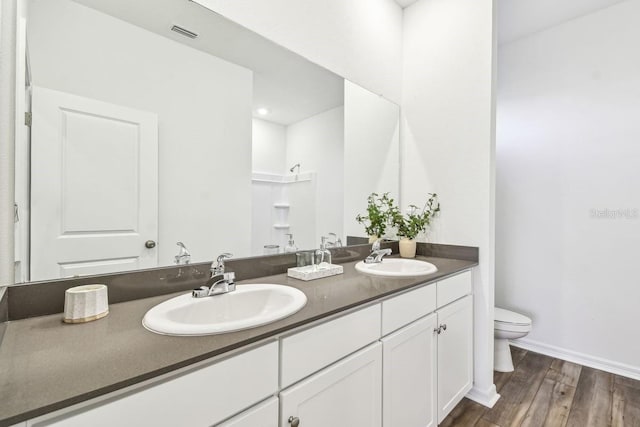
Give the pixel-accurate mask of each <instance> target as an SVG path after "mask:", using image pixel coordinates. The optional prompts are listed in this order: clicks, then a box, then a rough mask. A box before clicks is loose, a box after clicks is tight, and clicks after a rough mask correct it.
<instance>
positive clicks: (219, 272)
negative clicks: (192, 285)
mask: <svg viewBox="0 0 640 427" xmlns="http://www.w3.org/2000/svg"><path fill="white" fill-rule="evenodd" d="M232 256H233V255H231V254H230V253H223V254H222V255H220V256H219V257H218V258H217V259H216V261H214V262H213V263H212V264H211V278H210V279H209V280H207V283H205V284H204V285H202V286H200V287H199V288H197V289H194V290H193V291H192V292H191V296H192V297H194V298H203V297H211V296H214V295H220V294H227V293H229V292H233V291H235V290H236V283H235V280H236V274H235V273H233V272H228V273H225V272H224V268H225V267H224V260H225V259H226V258H230V257H232Z"/></svg>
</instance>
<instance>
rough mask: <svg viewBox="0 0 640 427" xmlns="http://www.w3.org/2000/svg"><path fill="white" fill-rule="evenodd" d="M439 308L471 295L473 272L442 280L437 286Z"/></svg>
mask: <svg viewBox="0 0 640 427" xmlns="http://www.w3.org/2000/svg"><path fill="white" fill-rule="evenodd" d="M437 288H438V308H440V307H443V306H445V305H447V304H449V303H450V302H453V301H455V300H457V299H460V298H462V297H463V296H465V295H469V294H470V293H471V271H465V272H464V273H460V274H457V275H455V276H453V277H449V278H447V279H444V280H441V281H439V282H438V284H437Z"/></svg>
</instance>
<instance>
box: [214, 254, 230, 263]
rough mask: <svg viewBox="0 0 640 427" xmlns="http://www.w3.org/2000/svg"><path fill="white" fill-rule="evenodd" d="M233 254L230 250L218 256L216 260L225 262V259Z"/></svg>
mask: <svg viewBox="0 0 640 427" xmlns="http://www.w3.org/2000/svg"><path fill="white" fill-rule="evenodd" d="M232 256H233V254H231V253H229V252H225V253H223V254H220V255H218V258H217V260H216V261H218V262H224V260H225V259H227V258H231V257H232Z"/></svg>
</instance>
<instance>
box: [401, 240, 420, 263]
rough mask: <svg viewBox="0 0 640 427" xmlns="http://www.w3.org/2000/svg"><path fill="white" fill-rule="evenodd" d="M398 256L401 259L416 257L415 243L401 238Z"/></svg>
mask: <svg viewBox="0 0 640 427" xmlns="http://www.w3.org/2000/svg"><path fill="white" fill-rule="evenodd" d="M399 245H400V256H401V257H402V258H415V257H416V241H415V240H414V239H407V238H406V237H403V238H401V239H400V242H399Z"/></svg>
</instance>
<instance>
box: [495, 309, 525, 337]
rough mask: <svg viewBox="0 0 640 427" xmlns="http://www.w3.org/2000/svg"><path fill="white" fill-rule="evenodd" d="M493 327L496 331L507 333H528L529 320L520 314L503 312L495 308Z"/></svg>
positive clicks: (503, 310)
mask: <svg viewBox="0 0 640 427" xmlns="http://www.w3.org/2000/svg"><path fill="white" fill-rule="evenodd" d="M494 313H495V314H494V321H493V327H494V329H496V330H498V331H507V332H530V331H531V319H529V318H528V317H527V316H523V315H522V314H520V313H515V312H513V311H509V310H505V309H504V308H499V307H496V308H495V312H494Z"/></svg>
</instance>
